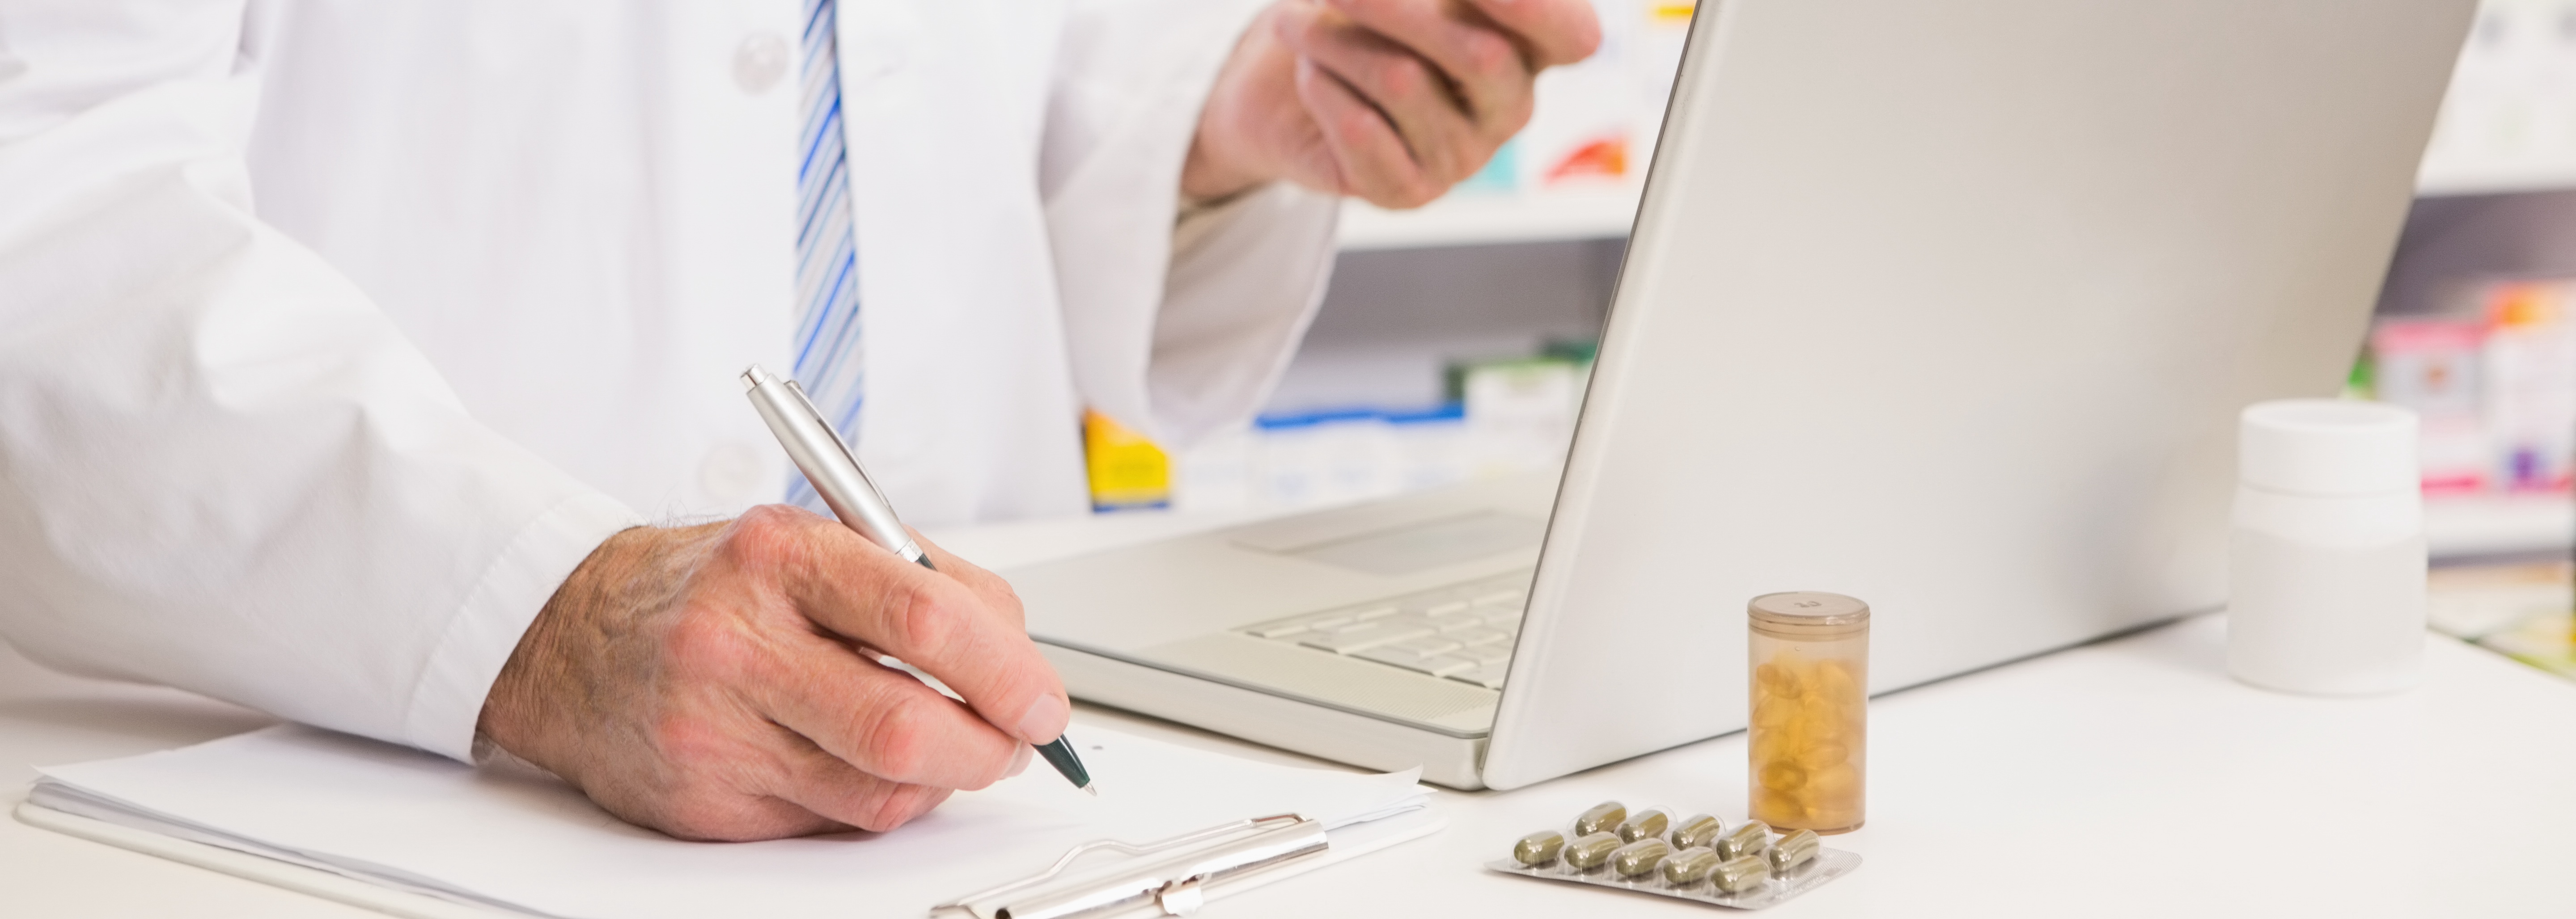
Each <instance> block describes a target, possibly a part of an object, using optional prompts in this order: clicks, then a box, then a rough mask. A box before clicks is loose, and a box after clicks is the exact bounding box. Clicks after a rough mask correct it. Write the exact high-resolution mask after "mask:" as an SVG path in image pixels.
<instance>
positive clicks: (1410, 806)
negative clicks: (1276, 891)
mask: <svg viewBox="0 0 2576 919" xmlns="http://www.w3.org/2000/svg"><path fill="white" fill-rule="evenodd" d="M1071 736H1072V737H1073V738H1074V742H1075V743H1076V745H1077V748H1078V750H1079V752H1080V753H1081V754H1082V757H1083V760H1084V761H1085V762H1086V763H1088V764H1089V765H1090V767H1091V773H1092V775H1094V776H1096V777H1098V778H1099V779H1100V781H1101V791H1102V794H1101V796H1100V797H1098V798H1094V797H1091V796H1090V795H1086V794H1083V793H1082V792H1080V791H1078V790H1076V789H1074V788H1073V787H1072V786H1071V785H1070V784H1068V783H1067V782H1065V781H1064V779H1063V777H1061V776H1058V775H1056V774H1055V773H1054V772H1052V771H1050V770H1048V769H1045V768H1043V767H1036V768H1031V769H1029V770H1028V771H1026V772H1024V773H1022V774H1021V775H1020V776H1018V777H1016V778H1012V779H1007V780H1004V781H1002V782H1000V783H997V784H995V785H994V786H993V787H991V788H988V789H985V790H983V791H978V792H963V793H959V794H957V795H955V796H953V797H951V798H950V799H949V800H948V802H947V803H946V804H943V805H941V806H940V807H939V808H938V809H937V810H935V811H933V812H931V813H930V814H929V815H927V816H924V817H922V818H920V819H918V820H915V821H913V822H912V823H910V824H906V825H905V826H904V827H902V828H901V829H898V830H895V831H893V832H890V833H862V832H852V833H842V834H836V835H830V836H815V837H807V838H802V839H786V840H776V841H771V842H754V843H694V842H682V841H679V840H675V839H672V838H670V837H668V836H664V835H662V834H660V833H656V832H653V831H651V830H646V829H641V828H638V827H635V826H632V825H629V824H627V823H624V822H622V821H620V820H618V819H617V818H616V817H613V816H610V815H609V814H608V813H607V812H605V811H602V810H600V809H599V808H598V807H597V806H595V805H593V804H591V803H590V801H589V799H587V798H585V797H583V796H582V795H581V793H580V792H578V791H576V790H574V789H573V788H571V787H570V786H568V785H566V784H564V783H563V782H561V781H560V780H557V779H555V778H553V777H552V776H548V775H545V774H543V773H538V772H535V771H533V770H525V771H523V770H512V769H507V768H492V767H487V768H483V769H475V768H472V767H468V766H464V765H461V764H458V763H456V762H453V761H451V760H447V759H444V758H441V757H437V756H432V755H429V754H426V753H421V752H419V751H416V750H410V749H407V748H402V747H395V746H391V745H386V744H380V743H376V742H373V741H368V740H362V739H358V738H354V737H349V736H346V735H340V734H333V733H329V732H325V731H319V730H315V729H311V728H303V727H296V726H292V725H284V726H279V727H273V728H268V729H265V730H261V731H255V732H252V733H249V734H243V735H240V736H237V737H230V738H225V739H223V740H217V741H213V742H211V743H205V744H200V745H198V746H194V747H188V748H184V749H179V750H172V751H167V752H162V753H152V754H146V755H143V756H136V757H130V758H126V759H119V760H109V761H105V762H96V763H84V764H81V765H76V766H61V767H54V768H49V769H44V770H41V771H42V773H43V778H42V779H40V780H39V781H38V782H37V785H36V788H35V789H34V790H33V791H32V792H31V793H30V794H29V796H28V804H29V805H32V806H36V807H43V808H50V809H52V810H55V811H60V812H63V813H68V814H73V815H76V816H80V817H87V818H91V819H95V820H100V821H105V822H108V823H113V824H118V825H121V826H125V827H131V828H136V829H143V830H148V831H151V832H154V833H159V834H163V835H166V836H170V837H176V838H178V839H184V840H189V841H192V842H196V843H204V844H209V845H215V846H221V847H224V848H227V849H233V850H238V851H243V852H249V853H253V854H257V855H262V856H267V857H269V858H273V859H278V860H280V861H284V862H291V863H294V864H298V865H303V866H306V867H310V868H318V869H321V870H325V871H330V872H333V873H337V874H341V875H345V876H348V877H353V878H358V879H361V880H365V881H369V882H372V883H375V884H381V885H385V886H388V887H393V888H397V889H402V890H409V891H413V892H417V893H424V894H429V895H432V896H437V897H442V898H446V899H450V900H456V901H462V902H466V903H474V904H481V905H485V906H492V907H499V908H503V909H509V910H515V911H520V912H527V913H536V914H541V915H548V916H563V917H659V916H670V917H692V919H695V917H704V916H710V915H761V916H781V917H788V916H818V917H819V916H832V917H851V916H902V917H919V916H923V915H925V914H926V913H927V912H928V911H929V909H930V907H931V906H933V905H935V904H939V903H943V902H947V901H949V900H952V899H955V898H957V897H960V896H964V895H966V894H970V893H974V892H977V891H981V890H983V889H985V888H989V887H994V886H998V885H1000V884H1004V883H1008V882H1010V881H1012V880H1016V879H1019V878H1022V877H1026V876H1028V875H1030V874H1033V873H1035V872H1037V871H1039V870H1041V869H1044V868H1046V867H1047V866H1048V865H1050V864H1052V863H1054V861H1055V860H1056V859H1057V858H1058V857H1059V856H1061V855H1063V854H1064V852H1065V851H1066V850H1067V849H1069V848H1071V847H1073V846H1074V845H1076V844H1079V843H1082V842H1086V841H1089V840H1094V839H1103V838H1108V839H1122V840H1127V841H1130V842H1147V841H1151V840H1156V839H1162V838H1165V837H1170V836H1175V835H1179V834H1182V833H1187V832H1190V831H1193V830H1198V829H1202V828H1206V827H1209V826H1214V825H1218V824H1223V823H1227V822H1229V821H1235V820H1240V819H1243V818H1246V817H1255V816H1263V815H1269V814H1278V813H1297V814H1301V815H1304V816H1306V817H1308V818H1311V819H1315V820H1320V821H1323V822H1324V823H1325V824H1326V825H1327V827H1328V828H1334V829H1333V832H1332V834H1331V839H1332V852H1331V854H1330V855H1328V856H1326V857H1325V858H1322V859H1316V860H1313V861H1312V862H1309V863H1308V864H1306V865H1305V866H1302V867H1305V868H1311V867H1314V866H1318V865H1321V864H1326V863H1329V862H1332V861H1339V860H1341V859H1345V858H1349V857H1352V856H1355V855H1358V854H1362V853H1365V852H1366V851H1370V850H1373V849H1376V848H1382V847H1384V846H1386V845H1392V844H1394V843H1396V842H1401V841H1403V840H1406V839H1412V838H1416V837H1419V836H1422V835H1426V834H1428V833H1430V832H1433V831H1435V830H1437V829H1439V826H1440V821H1439V820H1438V818H1437V817H1435V816H1434V815H1433V814H1432V813H1431V812H1430V811H1429V810H1428V809H1427V804H1426V799H1425V795H1426V793H1427V792H1428V791H1429V789H1426V788H1424V787H1422V786H1420V785H1417V784H1415V782H1414V779H1415V775H1416V774H1415V773H1412V772H1406V773H1388V774H1383V775H1360V774H1351V773H1343V772H1332V771H1326V770H1315V769H1295V768H1289V767H1284V766H1273V765H1268V764H1264V763H1255V762H1249V761H1245V760H1239V759H1235V758H1232V757H1227V756H1223V755H1219V754H1214V753H1207V752H1202V751H1198V750H1191V749H1187V748H1183V747H1176V746H1173V745H1170V744H1165V743H1160V742H1157V741H1152V740H1148V739H1145V738H1142V737H1135V736H1131V735H1126V734H1120V733H1117V732H1114V731H1109V730H1105V729H1101V728H1096V727H1080V726H1077V727H1076V728H1075V729H1074V730H1073V731H1072V732H1071ZM1288 873H1295V872H1293V871H1291V872H1283V874H1288ZM1248 886H1252V885H1250V884H1245V885H1241V886H1239V887H1237V888H1236V889H1241V888H1242V887H1248Z"/></svg>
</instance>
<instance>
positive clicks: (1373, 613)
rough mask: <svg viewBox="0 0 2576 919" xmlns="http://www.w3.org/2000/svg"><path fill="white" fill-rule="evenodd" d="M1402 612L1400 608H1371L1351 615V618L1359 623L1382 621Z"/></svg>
mask: <svg viewBox="0 0 2576 919" xmlns="http://www.w3.org/2000/svg"><path fill="white" fill-rule="evenodd" d="M1403 611H1404V610H1403V609H1402V608H1400V607H1394V606H1372V607H1369V608H1367V609H1364V610H1360V611H1358V612H1355V613H1352V614H1351V616H1352V617H1353V618H1356V619H1358V620H1359V621H1361V622H1367V621H1369V620H1371V619H1384V618H1386V617H1388V616H1392V615H1395V614H1397V613H1400V612H1403Z"/></svg>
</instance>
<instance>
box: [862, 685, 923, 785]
mask: <svg viewBox="0 0 2576 919" xmlns="http://www.w3.org/2000/svg"><path fill="white" fill-rule="evenodd" d="M927 705H928V703H926V702H924V701H922V700H920V699H917V698H913V697H910V696H897V697H895V698H893V699H891V700H888V701H886V702H884V703H882V704H880V705H878V706H877V707H876V709H875V711H873V712H871V713H869V715H868V716H867V721H868V723H867V725H866V726H865V727H863V728H861V729H860V731H859V732H858V736H859V742H860V743H861V744H862V745H863V746H864V748H865V749H866V750H867V754H868V758H869V759H870V760H871V761H872V763H873V765H874V766H875V768H873V769H870V770H869V771H870V772H873V773H875V774H877V775H879V776H882V777H884V778H887V779H891V780H894V781H897V782H907V781H912V780H914V779H916V778H917V777H919V776H920V775H921V774H922V771H923V769H924V768H926V767H928V766H929V765H930V763H931V761H932V756H933V753H932V751H931V749H930V747H931V743H930V734H931V732H930V727H929V724H928V722H929V715H930V713H929V711H927Z"/></svg>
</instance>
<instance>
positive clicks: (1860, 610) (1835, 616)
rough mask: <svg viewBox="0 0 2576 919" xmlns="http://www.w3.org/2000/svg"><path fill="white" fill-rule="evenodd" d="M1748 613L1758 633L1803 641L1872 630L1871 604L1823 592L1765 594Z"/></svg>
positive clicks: (1802, 591)
mask: <svg viewBox="0 0 2576 919" xmlns="http://www.w3.org/2000/svg"><path fill="white" fill-rule="evenodd" d="M1744 612H1745V615H1746V616H1748V617H1750V618H1751V619H1752V620H1753V627H1754V628H1756V629H1760V630H1762V631H1765V632H1774V633H1778V634H1783V635H1794V636H1797V637H1800V638H1824V637H1828V636H1833V635H1847V634H1851V633H1855V632H1864V631H1868V630H1869V604H1867V603H1863V602H1860V601H1859V600H1856V599H1853V598H1851V597H1846V596H1843V595H1842V594H1829V593H1824V592H1822V591H1813V590H1794V591H1789V592H1787V593H1776V594H1763V595H1761V596H1759V597H1755V598H1753V602H1751V603H1748V604H1746V605H1745V610H1744Z"/></svg>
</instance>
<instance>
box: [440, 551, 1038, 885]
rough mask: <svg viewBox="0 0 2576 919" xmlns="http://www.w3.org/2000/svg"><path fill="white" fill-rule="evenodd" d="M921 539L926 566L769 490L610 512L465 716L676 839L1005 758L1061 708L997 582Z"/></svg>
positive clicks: (927, 782) (944, 780)
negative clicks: (632, 520) (751, 499)
mask: <svg viewBox="0 0 2576 919" xmlns="http://www.w3.org/2000/svg"><path fill="white" fill-rule="evenodd" d="M922 545H923V546H924V547H925V548H926V549H927V551H929V552H930V555H931V559H932V561H933V562H934V563H935V564H937V565H938V566H939V570H938V571H936V572H933V571H930V570H928V569H925V568H922V567H921V566H918V565H914V564H912V563H909V562H906V561H904V560H902V559H901V558H899V557H897V556H895V555H894V554H893V553H891V552H887V551H886V550H884V549H882V548H879V547H878V546H876V545H875V544H873V543H870V542H867V541H866V540H864V539H861V538H860V537H859V536H858V535H857V534H855V533H852V532H850V531H849V530H848V529H846V528H844V527H842V526H841V525H840V524H837V523H834V522H832V521H830V520H827V519H824V518H822V517H818V516H815V515H813V514H810V513H806V512H805V511H802V510H797V509H793V508H788V507H780V506H771V507H762V508H756V509H754V510H752V511H751V512H750V513H747V514H744V515H742V517H740V518H738V519H736V520H733V521H731V522H727V523H716V524H708V525H705V526H698V527H688V528H682V529H657V528H638V529H632V530H627V531H625V532H623V533H620V534H618V535H616V536H614V537H612V538H610V539H609V540H608V541H607V542H605V543H602V544H601V545H600V547H599V548H598V549H596V550H594V551H593V552H592V553H591V555H590V557H589V558H588V559H587V560H585V561H584V562H582V564H581V567H580V568H579V569H578V570H576V571H574V572H573V574H572V577H571V578H570V579H568V580H567V581H566V582H565V583H564V585H563V586H562V587H561V588H559V589H558V590H557V591H556V592H555V595H554V598H553V599H552V600H551V601H549V602H548V603H547V604H546V608H545V611H544V612H542V613H540V614H538V616H537V619H536V622H535V624H533V625H532V626H530V627H529V629H528V632H527V634H526V635H525V636H524V637H522V638H521V639H520V640H519V645H518V648H517V650H516V651H515V652H513V653H512V654H511V655H510V661H509V663H508V664H507V665H506V666H504V667H503V668H502V670H501V677H500V679H499V681H498V682H496V683H495V684H494V685H493V687H492V693H491V695H490V696H489V697H488V698H487V699H486V700H485V702H484V705H483V715H482V721H481V724H480V726H479V727H480V729H481V730H482V732H483V734H484V735H485V736H486V737H488V738H490V739H491V740H492V741H493V742H494V743H496V744H498V745H500V747H501V748H502V749H504V750H508V751H510V752H511V753H513V754H516V755H518V756H519V757H521V758H523V759H526V760H529V761H531V762H534V763H536V764H537V765H540V766H543V767H545V768H547V769H550V770H553V771H554V772H555V774H557V775H560V776H563V777H564V778H565V779H567V780H569V781H571V782H572V783H573V784H574V785H576V786H579V787H580V788H581V790H582V791H584V792H586V793H588V794H589V795H590V797H591V800H594V801H597V802H599V804H600V806H602V807H605V808H607V809H608V810H610V811H611V812H614V813H616V814H617V815H618V816H620V817H624V818H626V819H627V820H630V821H633V822H635V823H639V824H642V825H644V826H649V827H653V828H655V829H659V830H661V831H663V832H666V833H669V834H671V835H673V836H678V837H681V838H684V839H718V840H749V839H769V838H776V837H782V836H796V835H802V834H808V833H817V832H828V831H833V830H841V829H848V828H851V827H857V828H860V829H868V830H887V829H892V828H894V827H896V826H898V825H901V824H902V823H904V822H905V821H908V820H911V819H912V818H914V817H918V816H920V815H921V814H923V813H925V812H927V811H929V810H930V809H931V808H932V807H935V806H937V805H938V804H939V802H941V801H943V800H946V799H947V797H948V795H949V793H950V792H951V791H952V790H956V789H976V788H982V787H984V786H986V785H989V784H992V783H993V782H994V781H996V780H998V779H1001V778H1004V777H1007V776H1010V775H1015V774H1017V773H1018V772H1019V770H1021V769H1022V768H1025V767H1026V766H1027V764H1028V761H1029V755H1030V753H1031V751H1030V749H1029V744H1031V743H1043V742H1046V741H1051V740H1054V739H1055V738H1056V735H1058V734H1060V733H1062V732H1063V731H1064V725H1065V721H1066V719H1067V717H1068V716H1069V715H1070V713H1071V709H1070V707H1069V706H1068V705H1067V703H1066V697H1065V691H1064V685H1063V684H1062V683H1061V682H1060V681H1058V680H1057V678H1056V675H1055V670H1054V668H1052V667H1050V666H1048V665H1047V662H1046V660H1045V659H1044V658H1042V657H1040V656H1039V655H1038V650H1037V646H1036V645H1035V644H1033V643H1031V642H1030V641H1029V639H1028V635H1027V633H1026V632H1025V631H1024V627H1023V625H1022V621H1021V614H1020V603H1019V599H1018V598H1017V597H1015V596H1013V595H1012V593H1011V588H1010V586H1009V585H1007V584H1004V583H1003V582H1002V580H1001V579H1000V578H998V577H995V576H993V575H992V574H991V573H988V572H986V571H984V570H983V569H980V568H976V567H975V566H973V565H969V564H967V563H966V562H964V561H962V560H960V559H957V558H955V557H954V556H950V555H948V554H946V553H944V552H941V551H940V550H939V549H938V548H936V547H932V546H930V544H929V542H928V541H927V540H924V541H922ZM877 652H882V653H883V655H886V656H891V657H894V658H895V659H897V660H901V661H903V662H905V663H908V664H910V665H912V666H914V667H918V668H920V669H921V670H922V671H923V672H926V673H929V674H931V675H932V676H935V677H937V678H939V680H940V681H941V682H943V683H946V684H947V685H948V686H949V687H950V688H951V689H954V690H955V691H956V692H957V693H958V694H959V695H961V696H964V697H965V699H966V700H967V701H966V704H959V703H958V702H956V701H955V700H952V699H949V698H948V697H946V696H943V695H940V694H939V693H938V692H936V691H933V690H932V689H931V688H930V687H928V686H925V685H923V684H922V683H921V681H919V680H917V679H914V678H913V677H912V676H911V675H910V674H907V673H904V672H903V671H901V670H897V669H895V668H892V667H888V666H885V665H882V664H879V663H878V662H877V658H878V657H879V654H878V653H877ZM996 725H999V726H1000V727H995V726H996Z"/></svg>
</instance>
